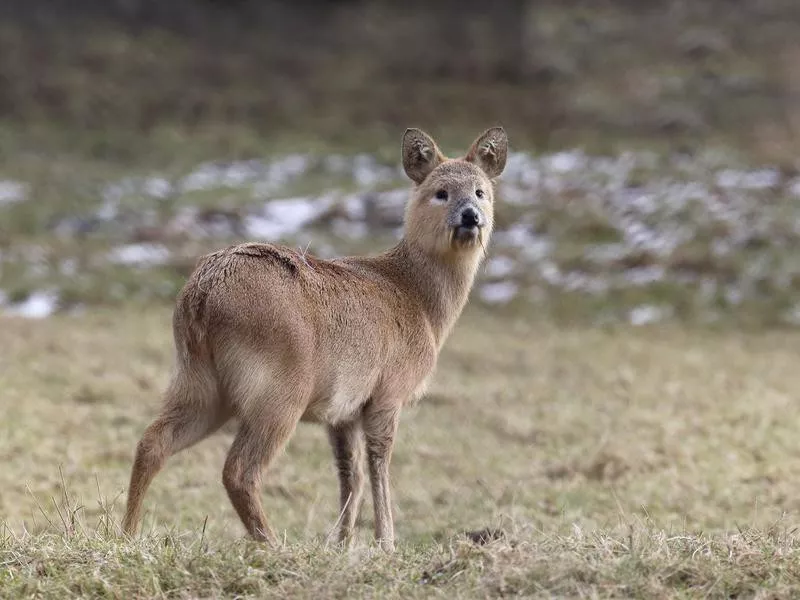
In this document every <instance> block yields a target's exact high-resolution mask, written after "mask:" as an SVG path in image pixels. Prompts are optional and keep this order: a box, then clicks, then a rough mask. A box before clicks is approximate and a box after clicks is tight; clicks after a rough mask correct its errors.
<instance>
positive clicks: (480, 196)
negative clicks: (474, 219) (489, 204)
mask: <svg viewBox="0 0 800 600" xmlns="http://www.w3.org/2000/svg"><path fill="white" fill-rule="evenodd" d="M475 195H476V196H477V197H478V198H483V190H475Z"/></svg>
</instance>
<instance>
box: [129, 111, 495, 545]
mask: <svg viewBox="0 0 800 600" xmlns="http://www.w3.org/2000/svg"><path fill="white" fill-rule="evenodd" d="M507 150H508V141H507V138H506V134H505V131H504V130H503V129H502V128H500V127H496V128H493V129H489V130H487V131H486V132H484V133H483V134H482V135H481V136H480V137H478V139H476V140H475V142H474V143H473V145H472V146H471V147H470V149H469V151H468V152H467V153H466V155H465V156H464V157H461V158H455V159H450V158H446V157H445V156H444V155H443V154H442V153H441V151H440V150H439V148H438V147H437V145H436V143H435V142H434V141H433V140H432V139H431V138H430V137H429V136H428V135H427V134H426V133H424V132H422V131H420V130H419V129H408V130H407V131H406V132H405V135H404V136H403V143H402V158H403V167H404V169H405V172H406V174H407V175H408V177H409V178H410V179H411V180H412V182H413V187H412V191H411V197H410V201H409V203H408V206H407V209H406V215H405V227H404V235H403V237H402V239H401V240H400V241H399V243H398V244H397V245H396V246H394V247H393V248H391V249H389V250H387V251H385V252H383V253H382V254H377V255H375V256H357V257H347V258H339V259H335V260H322V259H319V258H316V257H314V256H311V255H308V254H301V253H299V252H296V251H295V250H293V249H291V248H288V247H284V246H280V245H272V244H261V243H247V244H241V245H237V246H232V247H229V248H225V249H223V250H220V251H218V252H214V253H213V254H209V255H207V256H205V257H203V258H202V259H201V260H200V261H199V262H198V265H197V268H196V269H195V271H194V273H193V274H192V275H191V277H190V279H189V281H188V282H187V283H186V285H185V287H184V288H183V290H182V291H181V293H180V295H179V297H178V299H177V303H176V308H175V312H174V315H173V333H174V338H175V347H176V361H177V366H176V369H175V371H174V374H173V377H172V380H171V382H170V384H169V387H168V389H167V391H166V394H165V401H164V406H163V408H162V412H161V414H160V416H159V417H158V418H157V419H156V420H155V421H154V422H153V423H152V424H151V425H150V426H149V427H148V428H147V429H146V430H145V432H144V435H143V436H142V439H141V441H140V442H139V444H138V447H137V450H136V458H135V460H134V464H133V471H132V473H131V479H130V487H129V490H128V504H127V510H126V514H125V520H124V526H123V528H124V530H125V532H127V533H128V534H134V533H135V532H136V530H137V529H138V524H139V521H140V517H141V509H142V500H143V497H144V494H145V492H146V490H147V488H148V486H149V484H150V482H151V481H152V480H153V477H154V476H155V475H156V473H157V472H158V471H159V470H160V469H161V468H162V466H163V465H164V462H165V461H166V459H167V458H168V457H169V456H170V455H172V454H175V453H176V452H178V451H180V450H182V449H184V448H188V447H189V446H191V445H193V444H195V443H197V442H198V441H200V440H201V439H203V438H205V437H206V436H208V435H209V434H211V433H212V432H214V431H216V430H217V429H219V428H220V427H221V426H222V425H223V424H224V423H225V422H226V421H227V420H228V419H229V418H232V417H236V419H237V420H238V422H239V429H238V433H237V434H236V437H235V439H234V441H233V445H232V447H231V449H230V452H229V454H228V456H227V459H226V461H225V466H224V469H223V473H222V480H223V483H224V485H225V489H226V490H227V492H228V496H229V498H230V501H231V503H232V504H233V506H234V507H235V509H236V512H237V513H238V515H239V517H240V518H241V520H242V523H243V524H244V526H245V528H246V529H247V531H248V533H249V534H250V535H251V536H252V537H253V538H255V539H257V540H263V541H268V542H275V541H276V538H275V535H274V533H273V531H272V529H271V527H270V525H269V524H268V522H267V518H266V516H265V515H264V512H263V510H262V507H261V501H260V498H259V492H260V490H259V484H260V481H261V475H262V472H263V471H264V470H265V469H266V467H267V466H268V465H269V463H270V462H271V461H272V460H273V459H274V458H275V455H276V454H277V453H278V452H279V451H280V450H281V449H282V448H283V446H284V445H285V444H286V442H287V441H288V440H289V438H290V436H291V435H292V433H293V431H294V430H295V427H296V426H297V423H298V422H299V421H312V422H317V423H322V424H324V425H325V426H326V427H327V431H328V436H329V439H330V444H331V446H332V449H333V455H334V458H335V463H336V467H337V470H338V475H339V487H340V507H341V514H340V521H339V526H338V537H339V540H340V541H342V542H344V541H346V540H348V539H349V538H350V536H351V534H352V531H353V527H354V524H355V521H356V517H357V515H358V511H359V508H360V505H361V499H362V491H363V486H364V474H363V462H364V453H365V452H364V451H365V450H366V463H367V466H368V473H369V479H370V484H371V488H372V497H373V504H374V510H375V536H376V539H377V540H378V542H379V544H380V546H381V547H382V548H383V549H385V550H387V551H391V550H392V549H393V548H394V526H393V522H392V512H391V503H390V490H389V461H390V458H391V454H392V446H393V444H394V440H395V433H396V431H397V424H398V418H399V414H400V410H401V409H402V407H403V405H405V404H406V403H408V402H409V401H411V400H412V399H414V398H416V397H418V396H419V395H421V393H422V391H423V388H424V385H425V381H426V379H427V378H428V377H429V375H430V374H431V373H432V371H433V369H434V366H435V364H436V359H437V356H438V354H439V350H440V349H441V347H442V344H443V343H444V341H445V338H446V337H447V335H448V333H449V332H450V330H451V328H452V326H453V323H454V322H455V321H456V319H457V318H458V316H459V314H460V313H461V310H462V308H463V307H464V304H465V303H466V301H467V296H468V295H469V291H470V288H471V287H472V283H473V280H474V277H475V273H476V270H477V269H478V266H479V263H480V261H481V259H482V256H483V254H484V248H485V244H486V243H487V242H488V239H489V235H490V233H491V231H492V220H493V202H494V178H495V177H497V176H498V175H500V173H501V172H502V171H503V169H504V167H505V163H506V155H507Z"/></svg>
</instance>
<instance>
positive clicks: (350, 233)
mask: <svg viewBox="0 0 800 600" xmlns="http://www.w3.org/2000/svg"><path fill="white" fill-rule="evenodd" d="M331 231H333V233H334V235H337V236H339V237H343V238H348V239H351V240H360V239H363V238H365V237H367V234H369V227H367V224H366V223H362V222H360V221H347V220H346V219H335V220H334V221H333V222H332V223H331Z"/></svg>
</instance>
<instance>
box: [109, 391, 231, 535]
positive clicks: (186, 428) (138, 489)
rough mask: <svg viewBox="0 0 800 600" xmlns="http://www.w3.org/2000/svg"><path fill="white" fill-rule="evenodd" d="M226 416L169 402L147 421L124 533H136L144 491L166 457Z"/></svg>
mask: <svg viewBox="0 0 800 600" xmlns="http://www.w3.org/2000/svg"><path fill="white" fill-rule="evenodd" d="M229 416H230V415H229V414H228V413H226V412H224V411H221V410H219V409H218V407H214V410H208V409H207V408H206V406H203V405H198V404H197V403H192V402H181V403H180V404H171V403H170V404H168V405H167V408H166V409H165V410H164V412H163V413H162V415H161V416H159V417H158V418H157V419H156V420H155V421H154V422H153V423H151V424H150V426H149V427H148V428H147V429H146V430H145V432H144V435H142V439H141V440H140V441H139V444H138V446H137V448H136V458H135V459H134V462H133V469H132V471H131V478H130V484H129V486H128V503H127V507H126V510H125V519H124V521H123V525H122V529H123V531H124V532H125V533H126V534H128V535H135V534H136V532H137V530H138V528H139V523H140V521H141V516H142V503H143V501H144V496H145V493H146V492H147V489H148V487H150V484H151V483H152V481H153V479H154V478H155V476H156V475H157V474H158V472H159V471H160V470H161V469H162V468H163V467H164V464H165V463H166V461H167V459H168V458H169V457H170V456H172V455H174V454H176V453H177V452H180V451H181V450H185V449H186V448H189V447H190V446H193V445H194V444H196V443H198V442H199V441H201V440H202V439H204V438H206V437H208V436H209V435H211V434H212V433H213V432H215V431H216V430H217V429H219V428H220V427H222V425H224V424H225V422H226V421H227V420H228V418H229Z"/></svg>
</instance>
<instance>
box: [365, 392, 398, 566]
mask: <svg viewBox="0 0 800 600" xmlns="http://www.w3.org/2000/svg"><path fill="white" fill-rule="evenodd" d="M399 418H400V410H399V409H398V408H397V407H396V406H389V407H381V406H376V405H375V404H374V401H373V402H371V403H370V404H369V405H367V407H366V409H365V410H364V419H363V423H364V435H365V437H366V442H367V463H368V464H369V478H370V484H371V485H372V501H373V505H374V508H375V539H376V540H377V541H378V543H379V544H380V547H381V548H382V549H383V550H385V551H386V552H392V551H394V524H393V521H392V504H391V492H390V486H389V463H390V462H391V458H392V447H393V446H394V438H395V434H396V433H397V425H398V421H399Z"/></svg>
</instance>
